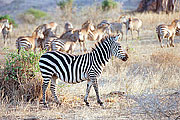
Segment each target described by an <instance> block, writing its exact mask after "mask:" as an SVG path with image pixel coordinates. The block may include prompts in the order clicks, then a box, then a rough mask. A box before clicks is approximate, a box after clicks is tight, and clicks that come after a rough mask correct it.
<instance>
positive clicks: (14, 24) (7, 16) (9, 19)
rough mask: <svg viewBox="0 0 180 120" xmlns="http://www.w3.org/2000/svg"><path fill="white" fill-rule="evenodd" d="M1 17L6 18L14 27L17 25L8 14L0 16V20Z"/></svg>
mask: <svg viewBox="0 0 180 120" xmlns="http://www.w3.org/2000/svg"><path fill="white" fill-rule="evenodd" d="M2 19H8V21H9V23H12V24H13V26H14V27H17V26H18V25H17V24H16V23H15V21H14V19H13V18H11V17H10V16H9V15H4V16H0V20H2Z"/></svg>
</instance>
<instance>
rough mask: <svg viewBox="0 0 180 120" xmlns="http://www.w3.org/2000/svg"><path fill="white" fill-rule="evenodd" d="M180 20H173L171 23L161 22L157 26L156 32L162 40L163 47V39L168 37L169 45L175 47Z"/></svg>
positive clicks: (160, 40)
mask: <svg viewBox="0 0 180 120" xmlns="http://www.w3.org/2000/svg"><path fill="white" fill-rule="evenodd" d="M179 22H180V20H177V19H175V20H173V21H172V22H171V24H170V25H165V24H160V25H159V26H157V27H156V33H157V36H158V40H159V42H160V46H161V48H163V44H162V40H163V39H164V38H167V47H169V46H170V47H174V37H175V34H176V32H177V31H176V30H177V28H179V27H178V26H179Z"/></svg>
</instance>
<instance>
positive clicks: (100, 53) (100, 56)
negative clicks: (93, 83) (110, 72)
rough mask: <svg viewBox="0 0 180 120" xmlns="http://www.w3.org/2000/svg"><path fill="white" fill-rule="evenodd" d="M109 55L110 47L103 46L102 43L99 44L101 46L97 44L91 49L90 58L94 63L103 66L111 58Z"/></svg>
mask: <svg viewBox="0 0 180 120" xmlns="http://www.w3.org/2000/svg"><path fill="white" fill-rule="evenodd" d="M111 56H112V54H111V52H110V48H107V47H104V46H103V45H101V47H100V46H99V45H98V46H96V48H95V49H93V51H92V60H93V62H94V64H99V65H100V66H103V65H104V66H105V65H106V63H107V62H108V61H109V60H110V59H111Z"/></svg>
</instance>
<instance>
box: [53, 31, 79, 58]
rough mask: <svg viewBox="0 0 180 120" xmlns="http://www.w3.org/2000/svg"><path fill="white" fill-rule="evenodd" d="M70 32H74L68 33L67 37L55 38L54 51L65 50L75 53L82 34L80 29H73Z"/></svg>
mask: <svg viewBox="0 0 180 120" xmlns="http://www.w3.org/2000/svg"><path fill="white" fill-rule="evenodd" d="M68 32H72V33H71V34H68V36H67V37H66V38H64V37H62V36H61V37H60V38H59V39H54V40H53V41H52V42H51V50H52V51H65V52H67V53H69V52H70V53H71V54H72V53H73V51H74V48H75V46H76V43H77V42H78V41H79V39H80V38H81V37H82V35H81V31H80V30H72V31H68ZM68 32H66V33H68Z"/></svg>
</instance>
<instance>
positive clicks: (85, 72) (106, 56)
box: [39, 35, 128, 106]
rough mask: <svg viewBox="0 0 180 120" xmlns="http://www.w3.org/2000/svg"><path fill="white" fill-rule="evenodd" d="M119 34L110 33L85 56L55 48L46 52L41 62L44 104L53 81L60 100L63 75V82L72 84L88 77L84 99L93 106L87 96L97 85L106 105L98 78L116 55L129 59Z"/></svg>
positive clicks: (53, 92)
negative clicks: (59, 84)
mask: <svg viewBox="0 0 180 120" xmlns="http://www.w3.org/2000/svg"><path fill="white" fill-rule="evenodd" d="M119 36H120V35H117V36H107V37H105V38H103V39H102V40H101V41H100V42H98V43H97V45H96V46H95V48H93V50H92V51H91V52H89V53H86V54H83V55H70V54H65V53H63V52H59V51H51V52H47V53H45V54H43V55H42V56H41V58H40V61H39V66H40V71H41V73H42V77H43V85H42V90H43V103H44V104H45V105H46V102H45V98H46V97H45V96H46V95H45V92H46V89H47V86H48V84H49V82H50V81H51V85H50V90H51V92H52V94H53V96H54V98H55V101H56V102H57V103H59V101H58V98H57V96H56V80H57V78H60V79H61V80H62V81H64V82H66V83H71V84H75V83H80V82H82V81H84V80H87V89H86V95H85V98H84V102H85V103H86V105H87V106H89V103H88V101H87V98H88V94H89V92H90V89H91V86H93V87H94V90H95V92H96V96H97V102H98V103H99V104H100V105H101V106H102V105H103V103H102V102H101V100H100V98H99V91H98V84H97V77H99V76H100V75H101V72H102V68H103V66H105V64H106V63H107V62H108V61H109V60H110V59H111V58H112V56H115V57H117V58H119V59H122V60H123V61H126V60H127V59H128V55H127V53H126V52H125V51H124V50H123V49H122V47H121V45H120V44H119V43H118V42H116V41H117V40H118V39H119Z"/></svg>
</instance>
